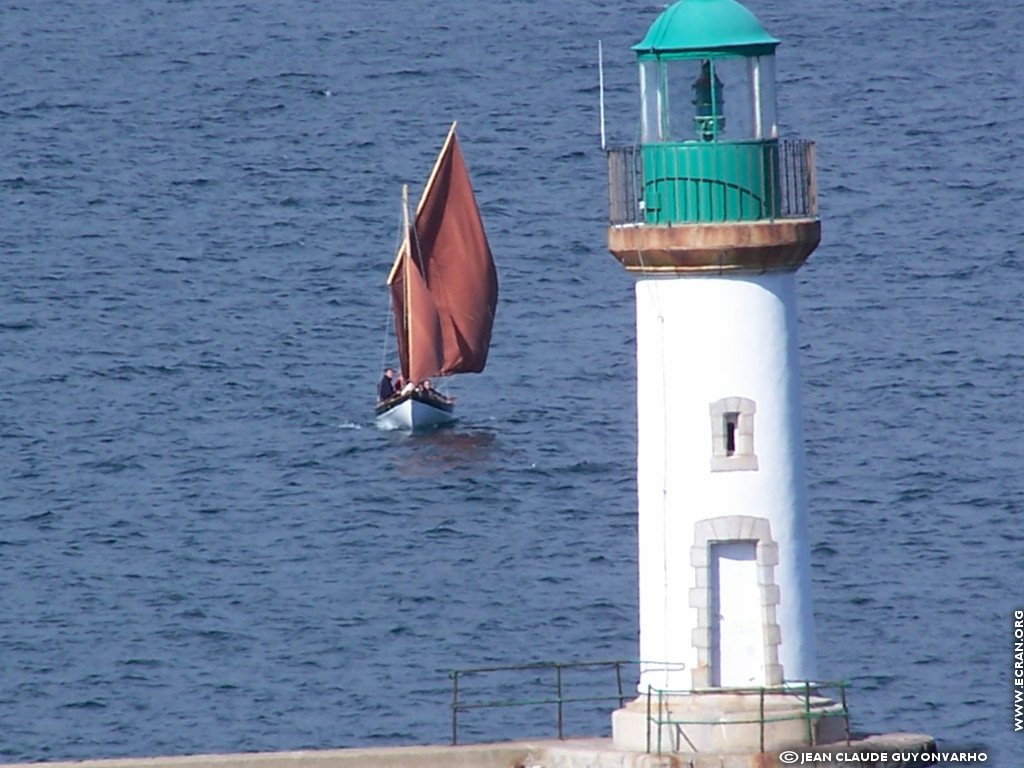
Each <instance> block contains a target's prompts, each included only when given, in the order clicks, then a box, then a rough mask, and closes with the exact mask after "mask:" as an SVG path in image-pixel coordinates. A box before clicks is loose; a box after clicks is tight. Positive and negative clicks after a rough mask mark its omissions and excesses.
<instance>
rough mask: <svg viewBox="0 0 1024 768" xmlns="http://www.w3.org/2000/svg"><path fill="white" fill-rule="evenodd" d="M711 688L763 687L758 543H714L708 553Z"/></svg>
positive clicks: (762, 636) (762, 632)
mask: <svg viewBox="0 0 1024 768" xmlns="http://www.w3.org/2000/svg"><path fill="white" fill-rule="evenodd" d="M710 555H711V557H710V565H711V569H710V570H711V573H710V577H711V579H710V582H711V583H710V587H711V589H710V592H711V594H710V597H711V606H710V607H711V611H710V612H711V685H712V686H713V687H721V688H749V687H751V686H762V685H764V684H765V674H764V671H765V670H764V628H763V624H762V616H761V591H760V588H759V587H758V583H757V542H756V541H722V542H713V543H712V544H711V552H710Z"/></svg>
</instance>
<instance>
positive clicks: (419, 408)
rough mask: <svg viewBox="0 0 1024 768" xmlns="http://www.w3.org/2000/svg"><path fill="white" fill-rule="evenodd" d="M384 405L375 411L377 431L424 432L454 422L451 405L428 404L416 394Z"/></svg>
mask: <svg viewBox="0 0 1024 768" xmlns="http://www.w3.org/2000/svg"><path fill="white" fill-rule="evenodd" d="M386 405H387V407H386V408H384V407H378V409H377V428H378V429H383V430H392V429H401V430H405V431H407V432H424V431H427V430H431V429H436V428H438V427H443V426H445V425H446V424H451V423H452V422H454V421H455V415H454V413H453V411H454V406H453V405H452V404H451V403H447V404H440V403H436V404H435V403H430V402H427V401H426V400H425V399H423V398H421V397H419V396H417V395H416V394H408V395H404V396H401V397H400V398H397V399H396V400H395V402H394V403H387V404H386Z"/></svg>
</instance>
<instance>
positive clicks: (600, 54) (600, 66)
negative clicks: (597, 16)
mask: <svg viewBox="0 0 1024 768" xmlns="http://www.w3.org/2000/svg"><path fill="white" fill-rule="evenodd" d="M597 84H598V91H599V92H600V105H601V149H602V150H604V149H607V148H608V147H607V142H606V141H605V130H604V50H603V49H602V47H601V41H600V40H598V41H597Z"/></svg>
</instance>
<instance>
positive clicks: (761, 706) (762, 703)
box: [758, 686, 764, 752]
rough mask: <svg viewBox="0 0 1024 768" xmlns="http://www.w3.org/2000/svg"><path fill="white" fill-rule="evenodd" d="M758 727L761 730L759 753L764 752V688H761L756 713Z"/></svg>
mask: <svg viewBox="0 0 1024 768" xmlns="http://www.w3.org/2000/svg"><path fill="white" fill-rule="evenodd" d="M758 720H759V721H760V723H759V727H760V729H761V741H760V747H759V751H761V752H764V687H763V686H762V687H761V705H760V710H759V712H758Z"/></svg>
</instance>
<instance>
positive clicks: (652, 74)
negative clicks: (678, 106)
mask: <svg viewBox="0 0 1024 768" xmlns="http://www.w3.org/2000/svg"><path fill="white" fill-rule="evenodd" d="M661 100H662V96H661V64H660V62H658V61H654V60H650V61H641V62H640V141H641V142H642V143H644V144H653V143H655V142H658V141H661V140H662V136H661V130H660V125H661V118H660V117H659V116H658V115H659V104H660V103H661Z"/></svg>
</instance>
